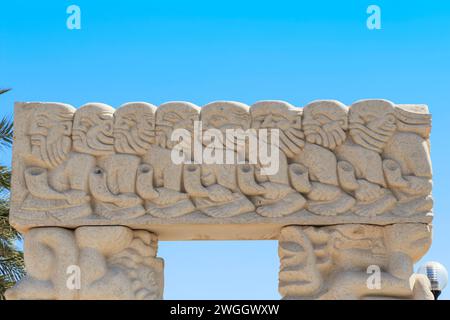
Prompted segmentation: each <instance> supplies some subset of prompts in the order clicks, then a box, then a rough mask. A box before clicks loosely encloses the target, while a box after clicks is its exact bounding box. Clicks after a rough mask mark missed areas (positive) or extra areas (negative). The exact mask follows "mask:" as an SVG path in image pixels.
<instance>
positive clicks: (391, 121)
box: [386, 114, 395, 123]
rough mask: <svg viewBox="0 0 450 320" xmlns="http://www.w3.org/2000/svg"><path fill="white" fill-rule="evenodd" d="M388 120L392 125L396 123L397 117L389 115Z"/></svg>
mask: <svg viewBox="0 0 450 320" xmlns="http://www.w3.org/2000/svg"><path fill="white" fill-rule="evenodd" d="M386 120H387V121H388V122H390V123H395V116H394V115H393V114H389V115H388V116H387V117H386Z"/></svg>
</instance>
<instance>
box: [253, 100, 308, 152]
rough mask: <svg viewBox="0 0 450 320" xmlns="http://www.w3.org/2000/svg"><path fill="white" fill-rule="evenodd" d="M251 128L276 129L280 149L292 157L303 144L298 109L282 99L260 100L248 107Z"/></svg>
mask: <svg viewBox="0 0 450 320" xmlns="http://www.w3.org/2000/svg"><path fill="white" fill-rule="evenodd" d="M250 114H251V117H252V128H254V129H257V130H259V129H278V130H279V138H280V141H279V142H278V143H279V146H280V149H281V150H283V151H284V153H285V154H286V156H288V157H293V156H295V155H296V154H298V153H300V152H301V149H302V148H303V146H304V140H303V138H304V134H303V132H302V131H301V116H300V112H299V110H296V109H295V107H293V106H291V105H290V104H288V103H286V102H282V101H261V102H258V103H255V104H254V105H253V106H252V107H251V108H250Z"/></svg>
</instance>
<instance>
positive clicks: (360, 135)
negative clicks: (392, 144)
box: [349, 100, 396, 153]
mask: <svg viewBox="0 0 450 320" xmlns="http://www.w3.org/2000/svg"><path fill="white" fill-rule="evenodd" d="M395 122H396V119H395V110H394V105H393V104H391V103H390V102H388V101H385V100H363V101H359V102H356V103H354V104H353V105H352V106H351V108H350V113H349V128H350V130H349V133H350V136H351V137H352V139H353V141H354V142H355V143H357V144H359V145H360V146H362V147H364V148H367V149H369V150H373V151H376V152H379V153H381V152H382V149H383V147H384V146H385V144H386V142H387V141H388V140H389V139H390V138H391V137H392V135H393V134H394V132H395V129H396V124H395Z"/></svg>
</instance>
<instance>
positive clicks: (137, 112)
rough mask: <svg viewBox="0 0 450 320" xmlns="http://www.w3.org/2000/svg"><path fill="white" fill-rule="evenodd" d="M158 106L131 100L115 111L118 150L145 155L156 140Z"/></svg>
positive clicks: (116, 146)
mask: <svg viewBox="0 0 450 320" xmlns="http://www.w3.org/2000/svg"><path fill="white" fill-rule="evenodd" d="M155 111H156V107H155V106H154V105H151V104H149V103H145V102H130V103H126V104H124V105H122V106H121V107H120V108H119V109H117V110H116V112H115V113H114V147H115V149H116V151H117V152H120V153H129V154H138V155H143V154H145V153H146V152H147V150H148V149H149V148H150V145H151V144H152V143H154V142H155V131H154V130H155Z"/></svg>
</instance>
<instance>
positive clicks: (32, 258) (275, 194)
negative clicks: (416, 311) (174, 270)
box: [8, 100, 433, 299]
mask: <svg viewBox="0 0 450 320" xmlns="http://www.w3.org/2000/svg"><path fill="white" fill-rule="evenodd" d="M14 121H15V140H14V145H13V168H12V170H13V177H12V190H11V214H10V220H11V223H12V224H13V226H14V227H16V228H17V229H18V230H20V231H21V232H23V233H24V234H25V255H26V263H27V270H28V276H27V277H26V278H25V279H24V280H23V281H22V282H20V283H19V284H18V285H17V286H16V287H15V288H14V289H11V290H10V291H9V292H8V297H9V298H19V299H21V298H24V299H27V298H48V299H95V298H111V299H135V298H150V299H160V298H162V287H163V285H162V272H163V271H162V269H163V264H162V261H161V260H160V259H158V258H156V248H155V247H154V244H155V243H156V242H157V241H158V240H202V239H230V240H246V239H256V240H263V239H276V240H279V241H280V252H279V253H280V259H281V270H280V293H281V295H282V296H283V297H284V298H287V299H290V298H295V299H296V298H309V299H365V298H402V299H403V298H405V299H425V298H430V297H431V296H430V294H431V293H430V291H429V286H428V282H427V280H426V279H424V278H422V277H419V276H416V275H413V269H412V266H413V263H414V262H415V261H417V260H418V259H419V258H420V257H421V256H423V254H424V253H425V252H426V250H427V249H428V246H429V244H430V242H431V233H430V231H429V228H430V224H431V221H432V216H433V214H432V207H433V201H432V198H431V189H432V180H431V179H432V169H431V160H430V145H429V135H430V130H431V115H430V114H429V112H428V107H427V106H425V105H406V104H394V103H392V102H390V101H387V100H361V101H357V102H355V103H354V104H352V105H351V106H346V105H344V104H342V103H340V102H338V101H335V100H318V101H313V102H311V103H309V104H307V105H306V106H304V107H294V106H292V105H291V104H289V103H287V102H284V101H260V102H257V103H255V104H254V105H252V106H251V107H250V106H247V105H245V104H243V103H239V102H233V101H216V102H212V103H209V104H207V105H205V106H203V107H201V108H200V107H198V106H196V105H194V104H192V103H189V102H168V103H164V104H162V105H160V106H159V107H156V106H154V105H151V104H149V103H145V102H131V103H126V104H124V105H122V106H121V107H119V108H117V110H115V109H114V108H112V107H111V106H108V105H105V104H102V103H88V104H86V105H84V106H82V107H80V108H78V109H75V108H74V107H72V106H70V105H67V104H62V103H39V102H30V103H17V104H16V107H15V119H14ZM180 129H183V130H182V131H181V132H182V134H181V135H180V134H179V133H180ZM231 129H233V130H238V131H239V130H241V131H243V132H247V133H248V136H247V138H248V140H251V139H250V138H252V137H256V138H257V140H258V151H260V150H261V148H262V146H264V147H265V148H266V149H267V150H270V151H269V153H270V154H271V155H272V156H274V157H275V158H274V157H272V162H273V161H275V162H276V165H277V170H276V171H275V172H271V173H270V174H269V173H267V172H268V171H266V170H267V169H268V167H269V164H268V163H266V162H264V161H263V160H264V159H262V158H258V159H257V161H256V162H252V161H251V159H252V157H253V156H254V154H255V152H254V151H252V149H250V148H249V146H248V145H246V146H245V147H244V149H243V150H239V149H238V148H237V149H236V147H237V146H238V145H239V141H238V140H239V139H237V140H235V139H234V138H232V139H229V138H228V136H227V132H228V131H229V130H231ZM252 130H253V131H252ZM265 130H272V131H271V132H272V133H273V132H276V135H275V136H273V135H272V136H265V135H264V134H263V133H264V131H265ZM211 132H214V134H218V135H217V136H215V135H214V136H211ZM174 135H176V136H175V137H174ZM219 136H220V138H217V137H219ZM276 137H278V138H279V139H275V138H276ZM180 139H181V140H182V142H180V141H181V140H180ZM244 140H245V138H244ZM180 146H181V148H182V149H183V151H189V152H187V153H183V154H182V156H181V157H182V160H183V161H181V162H176V161H174V158H173V155H174V153H178V151H177V150H179V148H180ZM219 149H222V150H223V154H222V153H217V150H219ZM198 150H200V157H201V156H202V154H203V155H204V154H205V153H206V154H208V152H209V154H210V155H214V157H215V159H217V158H219V159H220V158H222V160H224V161H226V159H228V158H227V157H228V156H231V158H233V159H240V160H241V162H240V163H238V164H237V163H232V164H230V163H226V162H225V164H223V163H199V162H198V159H197V158H196V155H197V154H198V153H197V152H198ZM212 150H213V151H212ZM267 150H266V151H267ZM228 151H230V152H228ZM240 151H242V152H240ZM266 154H267V152H266ZM258 156H259V157H260V156H261V154H259V153H258ZM145 230H146V231H145ZM146 250H148V251H146ZM72 265H75V266H79V267H80V270H81V274H82V276H81V279H84V280H82V285H81V288H80V289H79V290H78V289H77V290H75V291H74V290H69V289H68V287H67V285H66V280H67V277H68V275H67V270H66V269H67V267H68V266H72ZM373 265H375V266H378V267H379V268H380V270H381V275H382V276H381V279H382V280H381V287H382V289H380V290H379V291H377V290H373V289H369V288H368V286H367V283H366V280H367V278H368V276H369V274H367V268H368V267H369V266H373ZM84 273H86V276H85V277H83V274H84Z"/></svg>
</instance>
